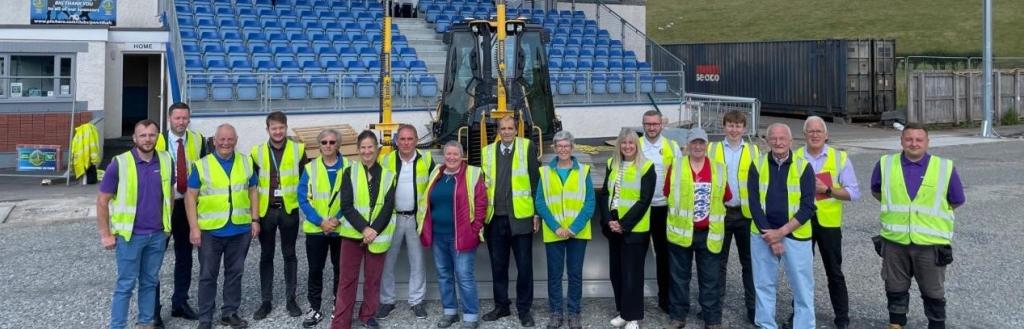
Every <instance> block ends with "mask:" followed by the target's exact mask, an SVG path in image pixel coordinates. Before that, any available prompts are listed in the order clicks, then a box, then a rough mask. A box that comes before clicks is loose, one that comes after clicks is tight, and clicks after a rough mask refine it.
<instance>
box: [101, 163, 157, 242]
mask: <svg viewBox="0 0 1024 329" xmlns="http://www.w3.org/2000/svg"><path fill="white" fill-rule="evenodd" d="M131 152H132V155H133V156H135V172H136V182H138V192H137V193H138V195H137V196H138V198H137V199H136V200H138V203H137V204H136V205H135V209H136V212H135V224H134V226H133V227H132V233H133V234H140V235H141V234H152V233H155V232H160V231H163V229H164V226H163V211H164V208H163V205H162V202H163V197H164V192H163V189H162V187H161V186H160V161H159V158H158V157H157V155H156V153H155V152H154V153H153V158H152V159H150V160H149V161H143V160H142V158H140V157H139V153H138V150H137V149H135V148H132V150H131ZM117 175H118V172H117V161H116V160H115V161H110V165H107V171H106V172H105V173H104V174H103V181H102V182H100V192H101V193H109V194H114V195H116V194H117V184H118V176H117ZM111 202H114V201H111Z"/></svg>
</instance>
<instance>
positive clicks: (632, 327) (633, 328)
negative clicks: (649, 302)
mask: <svg viewBox="0 0 1024 329" xmlns="http://www.w3.org/2000/svg"><path fill="white" fill-rule="evenodd" d="M626 329H640V321H629V322H627V323H626Z"/></svg>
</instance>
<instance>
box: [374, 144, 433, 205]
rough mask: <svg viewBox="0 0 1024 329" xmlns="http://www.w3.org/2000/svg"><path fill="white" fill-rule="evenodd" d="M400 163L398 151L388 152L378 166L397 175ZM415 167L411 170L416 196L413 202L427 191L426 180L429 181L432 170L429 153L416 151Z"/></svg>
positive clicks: (431, 160)
mask: <svg viewBox="0 0 1024 329" xmlns="http://www.w3.org/2000/svg"><path fill="white" fill-rule="evenodd" d="M401 162H402V160H401V157H400V156H399V154H398V151H394V152H390V153H388V154H386V155H384V156H383V157H381V161H380V164H381V166H382V167H384V168H386V169H388V170H391V171H392V172H394V173H395V175H398V174H400V173H401V171H400V170H399V164H400V163H401ZM413 162H414V163H415V166H414V168H413V177H414V180H413V182H414V184H415V185H416V194H415V198H414V200H418V199H419V196H420V195H423V193H424V192H423V191H426V189H427V180H428V179H430V169H431V168H433V164H434V160H433V159H432V155H431V154H430V152H423V151H420V150H416V159H415V160H413Z"/></svg>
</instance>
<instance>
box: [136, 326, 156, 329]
mask: <svg viewBox="0 0 1024 329" xmlns="http://www.w3.org/2000/svg"><path fill="white" fill-rule="evenodd" d="M153 328H155V327H153V326H136V327H135V329H153Z"/></svg>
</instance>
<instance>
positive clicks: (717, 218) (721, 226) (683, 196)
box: [665, 156, 726, 254]
mask: <svg viewBox="0 0 1024 329" xmlns="http://www.w3.org/2000/svg"><path fill="white" fill-rule="evenodd" d="M708 163H709V164H710V165H711V168H710V169H711V208H710V210H711V212H710V213H709V214H708V221H709V223H708V224H709V225H708V238H707V248H708V251H710V252H712V253H715V254H717V253H719V252H720V251H722V238H723V237H724V236H725V203H724V201H723V200H722V199H723V198H725V186H726V179H725V173H726V170H725V163H722V162H718V161H708ZM670 184H672V185H671V190H670V191H671V194H670V195H669V197H668V222H667V223H666V232H665V236H666V237H667V238H668V241H669V242H671V243H674V244H676V245H678V246H681V247H689V246H691V245H692V244H693V208H694V206H693V202H694V194H693V184H694V182H693V167H692V166H691V165H690V157H689V156H685V157H683V158H682V159H680V160H679V161H677V162H676V163H675V164H674V165H672V182H670Z"/></svg>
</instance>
